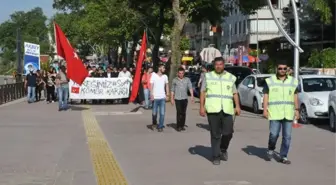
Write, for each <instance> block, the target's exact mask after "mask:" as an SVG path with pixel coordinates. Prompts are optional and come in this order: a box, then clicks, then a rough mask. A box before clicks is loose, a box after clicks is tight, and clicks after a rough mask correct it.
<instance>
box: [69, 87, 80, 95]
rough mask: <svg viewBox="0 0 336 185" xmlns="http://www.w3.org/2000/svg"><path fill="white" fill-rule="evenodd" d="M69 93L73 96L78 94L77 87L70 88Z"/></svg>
mask: <svg viewBox="0 0 336 185" xmlns="http://www.w3.org/2000/svg"><path fill="white" fill-rule="evenodd" d="M71 92H72V93H74V94H79V87H71Z"/></svg>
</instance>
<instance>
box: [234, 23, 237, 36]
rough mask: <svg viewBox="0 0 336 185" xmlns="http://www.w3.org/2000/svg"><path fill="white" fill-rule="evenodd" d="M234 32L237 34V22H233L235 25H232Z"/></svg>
mask: <svg viewBox="0 0 336 185" xmlns="http://www.w3.org/2000/svg"><path fill="white" fill-rule="evenodd" d="M234 29H235V30H234V34H235V35H237V31H238V28H237V22H236V23H235V26H234Z"/></svg>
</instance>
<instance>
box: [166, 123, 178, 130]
mask: <svg viewBox="0 0 336 185" xmlns="http://www.w3.org/2000/svg"><path fill="white" fill-rule="evenodd" d="M167 127H168V128H173V129H174V130H177V125H176V123H169V124H167Z"/></svg>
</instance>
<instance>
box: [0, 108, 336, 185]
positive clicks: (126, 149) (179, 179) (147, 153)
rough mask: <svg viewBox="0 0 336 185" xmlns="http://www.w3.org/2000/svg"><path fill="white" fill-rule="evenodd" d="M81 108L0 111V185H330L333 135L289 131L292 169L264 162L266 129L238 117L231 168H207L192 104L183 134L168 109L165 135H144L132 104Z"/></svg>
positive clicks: (146, 116)
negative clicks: (69, 109) (66, 110)
mask: <svg viewBox="0 0 336 185" xmlns="http://www.w3.org/2000/svg"><path fill="white" fill-rule="evenodd" d="M85 107H86V106H83V105H74V106H73V110H72V111H68V112H58V111H57V104H56V103H55V104H49V105H47V104H46V103H45V102H40V103H36V104H30V105H28V104H26V103H25V102H23V103H18V104H13V105H10V106H6V107H0V145H1V146H2V147H1V150H0V170H1V171H0V185H95V184H98V185H110V184H118V185H119V184H125V185H126V184H129V185H283V184H286V185H316V184H325V185H332V184H335V148H336V147H335V134H333V133H331V132H328V131H326V130H322V129H319V128H316V127H314V126H312V125H308V126H304V127H303V128H299V129H294V130H293V140H292V148H291V151H290V154H289V158H290V159H291V160H292V165H289V166H287V165H283V164H280V163H277V162H276V161H272V162H266V161H265V160H264V158H265V151H266V148H265V147H267V138H268V123H267V121H266V120H265V119H263V118H261V117H260V116H259V115H254V114H252V113H248V112H244V113H243V115H242V116H240V117H237V119H236V121H235V134H234V138H233V140H232V143H231V145H230V149H229V161H228V162H225V163H224V162H223V163H222V164H221V165H220V166H213V165H212V164H211V162H210V159H211V150H210V134H209V132H208V130H207V128H208V127H207V121H206V118H201V117H199V116H198V104H190V106H189V108H188V114H187V115H188V118H187V125H188V128H187V131H186V132H184V133H178V132H176V131H175V130H174V128H173V127H169V126H174V123H175V110H174V108H173V107H172V106H171V105H169V104H167V115H166V120H165V123H166V125H167V127H166V128H165V130H164V132H163V133H158V132H155V131H151V130H149V129H148V128H147V125H150V124H151V111H148V110H143V109H139V110H138V111H137V112H135V111H136V109H135V108H136V106H135V105H133V104H130V105H91V106H88V107H90V109H87V108H85ZM131 110H134V111H131ZM280 143H281V138H279V141H278V146H279V145H280ZM278 148H279V147H278ZM126 181H127V182H126Z"/></svg>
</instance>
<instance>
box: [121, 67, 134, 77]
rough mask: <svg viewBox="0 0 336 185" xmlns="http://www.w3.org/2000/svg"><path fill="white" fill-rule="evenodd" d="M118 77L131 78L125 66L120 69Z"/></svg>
mask: <svg viewBox="0 0 336 185" xmlns="http://www.w3.org/2000/svg"><path fill="white" fill-rule="evenodd" d="M118 77H119V78H120V77H127V78H130V79H132V75H131V73H130V72H129V71H127V68H126V67H124V68H123V70H122V71H120V73H119V76H118Z"/></svg>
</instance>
